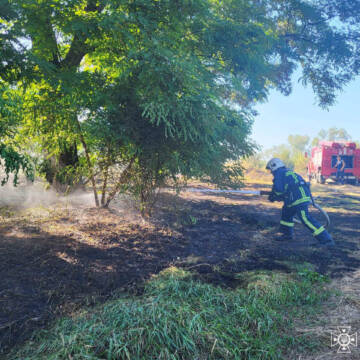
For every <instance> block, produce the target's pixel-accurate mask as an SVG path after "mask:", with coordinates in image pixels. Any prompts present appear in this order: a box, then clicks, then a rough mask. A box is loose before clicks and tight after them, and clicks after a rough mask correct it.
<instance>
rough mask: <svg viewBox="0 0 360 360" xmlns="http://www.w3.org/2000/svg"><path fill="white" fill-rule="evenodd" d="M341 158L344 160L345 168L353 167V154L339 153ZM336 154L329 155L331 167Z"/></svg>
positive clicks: (333, 165)
mask: <svg viewBox="0 0 360 360" xmlns="http://www.w3.org/2000/svg"><path fill="white" fill-rule="evenodd" d="M341 159H342V160H344V161H345V169H352V168H353V167H354V156H352V155H341ZM336 161H337V160H336V155H333V156H332V157H331V167H332V168H334V167H335V164H336Z"/></svg>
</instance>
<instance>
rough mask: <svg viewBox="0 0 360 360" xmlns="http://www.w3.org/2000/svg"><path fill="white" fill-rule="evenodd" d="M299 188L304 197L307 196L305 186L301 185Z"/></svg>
mask: <svg viewBox="0 0 360 360" xmlns="http://www.w3.org/2000/svg"><path fill="white" fill-rule="evenodd" d="M299 190H300V192H301V196H302V198H305V197H306V194H305V190H304V188H303V187H302V186H299Z"/></svg>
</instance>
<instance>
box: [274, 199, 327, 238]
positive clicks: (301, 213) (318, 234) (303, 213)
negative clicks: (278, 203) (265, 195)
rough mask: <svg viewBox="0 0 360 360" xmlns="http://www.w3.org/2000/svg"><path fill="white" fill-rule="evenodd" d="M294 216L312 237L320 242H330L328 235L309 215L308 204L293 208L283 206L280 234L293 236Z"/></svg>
mask: <svg viewBox="0 0 360 360" xmlns="http://www.w3.org/2000/svg"><path fill="white" fill-rule="evenodd" d="M295 215H296V216H297V217H298V218H299V219H300V220H301V222H302V223H303V224H304V225H305V227H307V228H308V229H309V230H310V231H311V232H312V234H313V236H314V237H315V238H316V239H317V240H319V241H320V242H328V241H331V236H330V234H329V233H328V232H327V231H326V230H325V228H324V227H323V226H322V225H321V224H320V223H319V222H318V221H317V220H315V219H314V218H313V217H312V216H311V215H310V214H309V210H308V204H300V205H298V206H293V207H287V206H283V208H282V212H281V221H280V232H282V233H283V234H285V235H287V236H292V235H293V230H294V216H295Z"/></svg>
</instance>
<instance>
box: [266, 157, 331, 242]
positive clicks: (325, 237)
mask: <svg viewBox="0 0 360 360" xmlns="http://www.w3.org/2000/svg"><path fill="white" fill-rule="evenodd" d="M266 169H267V170H270V171H271V173H272V175H273V176H274V179H273V187H272V191H271V194H270V195H269V200H270V201H271V202H273V201H283V202H284V206H283V208H282V212H281V221H280V228H279V233H280V234H278V236H277V237H276V240H280V241H282V240H285V241H286V240H291V239H292V238H293V229H294V221H293V219H294V216H295V215H297V216H298V218H299V219H300V220H301V222H302V223H303V225H305V226H306V227H307V228H308V229H309V230H310V231H311V232H312V234H313V236H314V237H315V239H317V240H318V243H317V244H316V245H319V246H333V245H334V240H333V239H332V238H331V235H330V234H329V233H328V232H327V231H326V229H325V228H324V227H323V226H322V225H321V224H319V223H318V221H316V220H315V219H314V218H313V217H312V216H311V215H310V214H309V211H308V206H309V204H310V202H311V201H312V200H311V193H310V188H309V185H308V184H307V183H306V182H305V181H304V179H303V178H302V177H301V176H300V175H299V174H296V173H295V172H293V171H291V170H289V169H287V168H286V167H285V164H284V163H283V162H282V161H281V160H280V159H278V158H274V159H271V160H270V161H269V162H268V163H267V165H266Z"/></svg>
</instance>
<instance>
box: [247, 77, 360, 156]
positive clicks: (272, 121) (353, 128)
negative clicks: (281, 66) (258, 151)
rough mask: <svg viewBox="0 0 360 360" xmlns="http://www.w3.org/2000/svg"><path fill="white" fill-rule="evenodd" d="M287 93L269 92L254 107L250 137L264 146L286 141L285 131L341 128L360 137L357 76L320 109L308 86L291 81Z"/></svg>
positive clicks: (310, 132) (312, 133) (304, 132)
mask: <svg viewBox="0 0 360 360" xmlns="http://www.w3.org/2000/svg"><path fill="white" fill-rule="evenodd" d="M293 84H294V86H293V91H292V93H291V94H290V95H289V96H284V95H282V94H280V93H279V92H276V91H273V92H271V93H270V96H269V98H268V101H267V102H266V103H264V104H259V105H258V106H257V107H256V108H255V109H256V110H257V111H258V113H259V115H258V116H257V117H256V118H255V122H254V125H253V133H252V138H253V139H254V140H255V142H256V143H257V144H258V145H260V146H261V147H262V150H266V149H269V148H271V147H272V146H275V145H280V144H285V143H287V137H288V135H290V134H292V135H295V134H299V135H309V136H310V137H311V138H313V137H315V136H316V135H317V133H318V132H319V131H320V130H321V129H329V128H330V127H337V128H344V129H345V130H346V131H347V132H348V133H349V134H350V135H351V136H352V138H353V139H354V140H360V78H358V79H357V80H355V81H353V82H352V83H350V84H349V85H348V86H347V87H345V88H344V89H343V91H342V92H341V93H340V94H339V95H338V97H337V102H336V104H335V105H333V106H332V107H330V108H329V110H323V109H321V108H320V107H319V106H317V105H316V104H315V96H314V93H313V91H312V89H311V87H307V88H304V87H303V86H302V85H301V84H298V83H297V81H294V82H293Z"/></svg>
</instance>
